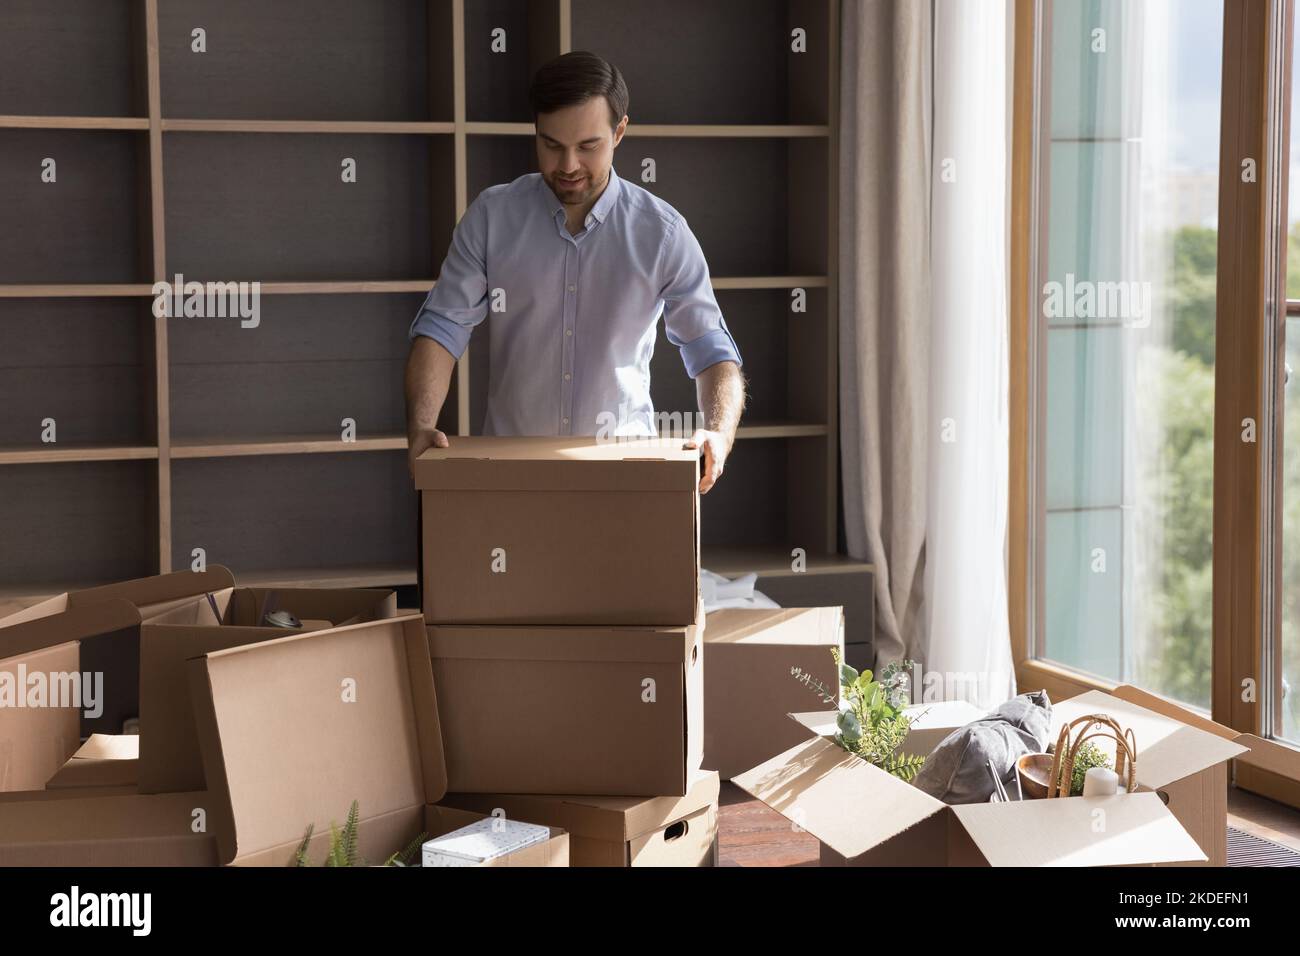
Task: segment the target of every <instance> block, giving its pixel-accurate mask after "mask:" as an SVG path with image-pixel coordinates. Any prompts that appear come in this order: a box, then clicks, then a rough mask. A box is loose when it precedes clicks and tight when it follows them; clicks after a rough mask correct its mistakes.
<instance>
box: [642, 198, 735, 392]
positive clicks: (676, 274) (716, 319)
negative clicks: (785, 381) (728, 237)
mask: <svg viewBox="0 0 1300 956" xmlns="http://www.w3.org/2000/svg"><path fill="white" fill-rule="evenodd" d="M659 275H660V280H661V283H662V284H661V286H660V291H659V297H660V298H661V299H663V303H664V331H665V332H666V333H667V335H668V341H669V342H671V343H672V344H673V345H675V346H676V347H677V349H678V350H679V351H680V352H681V353H682V362H683V363H684V364H685V365H686V374H687V375H689V376H690V377H691V378H695V377H696V376H697V375H699V374H700V372H702V371H704V370H705V369H706V368H708V367H709V366H710V365H716V364H717V363H718V362H735V363H736V364H737V365H740V364H741V360H740V350H739V349H738V348H736V342H735V339H733V338H732V337H731V331H730V330H729V329H728V328H727V323H726V321H725V320H724V319H723V317H722V310H721V309H719V308H718V300H717V299H716V298H715V297H714V295H713V283H712V282H710V281H709V264H708V262H707V261H705V258H704V250H702V249H701V248H700V244H699V241H698V240H696V238H695V234H694V233H693V232H691V229H690V227H689V226H688V225H687V224H686V220H685V219H684V218H679V219H678V220H677V222H676V223H675V225H674V226H673V228H672V230H671V231H670V232H669V234H668V235H667V236H666V237H665V239H664V249H663V251H662V253H661V254H660V266H659Z"/></svg>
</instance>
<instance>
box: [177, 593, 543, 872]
mask: <svg viewBox="0 0 1300 956" xmlns="http://www.w3.org/2000/svg"><path fill="white" fill-rule="evenodd" d="M189 671H190V680H191V688H192V693H193V698H194V705H195V715H196V718H197V726H198V732H199V740H200V745H201V748H202V753H203V761H204V769H205V773H206V776H207V779H208V780H209V781H210V783H211V785H212V786H211V788H210V789H211V790H212V794H213V803H214V805H215V806H216V811H217V812H215V813H214V815H213V816H214V819H215V821H216V825H215V827H214V832H215V833H216V836H217V844H218V848H219V857H220V859H221V861H222V862H223V863H235V864H239V865H264V866H283V865H288V864H290V863H292V860H293V855H294V852H295V850H296V849H297V847H298V844H299V842H300V841H301V840H302V837H303V835H304V833H305V832H306V828H307V825H308V824H314V826H315V830H314V835H313V837H312V842H311V845H310V847H309V848H308V854H309V856H310V858H311V859H312V860H314V861H318V860H320V859H322V858H323V857H324V855H325V851H326V849H327V848H328V845H329V838H330V824H331V822H334V823H342V821H343V818H344V817H345V815H346V814H347V812H348V807H349V806H350V804H351V803H352V801H353V800H356V801H358V803H359V806H360V815H361V822H360V826H359V829H358V838H359V850H360V853H361V856H362V857H363V858H365V859H366V860H368V861H370V862H372V863H378V862H382V861H383V860H384V859H386V858H387V857H388V856H389V855H390V854H391V853H393V852H395V851H396V850H399V849H401V848H403V847H405V846H406V845H407V843H409V842H410V841H411V840H412V839H413V838H414V837H415V836H416V834H417V833H418V832H419V831H420V830H421V829H423V830H424V831H425V832H426V833H428V834H429V835H430V836H438V835H441V834H443V833H448V832H450V831H452V830H455V829H459V828H460V827H461V826H465V825H466V824H468V823H472V822H474V821H476V820H480V819H482V815H481V814H475V813H469V812H467V811H463V810H454V809H450V808H445V807H438V806H436V804H437V802H438V801H439V800H440V799H442V797H443V796H444V794H445V793H446V789H447V769H446V766H445V764H444V761H443V752H442V735H441V732H440V729H439V724H438V699H437V694H436V692H435V690H434V682H433V675H432V669H431V667H430V664H429V652H428V644H427V643H426V639H425V634H424V621H423V619H422V618H420V617H419V616H416V615H411V616H404V617H398V618H390V619H386V620H380V621H375V622H371V623H367V624H355V625H351V626H348V627H343V628H337V629H334V630H328V631H320V632H316V633H308V634H296V635H290V636H287V637H282V638H278V639H276V640H271V641H266V642H263V643H259V644H249V645H244V646H241V647H233V648H227V649H224V650H217V651H212V652H209V653H208V654H206V655H205V656H203V657H199V658H196V659H194V660H192V661H190V662H189ZM568 850H569V847H568V835H567V834H565V833H562V832H560V831H556V833H555V835H554V836H553V837H552V839H551V840H549V841H547V842H546V843H544V844H541V845H539V846H534V847H528V848H526V849H525V850H523V851H521V852H520V853H518V854H512V855H511V856H509V857H505V858H503V859H501V860H495V861H493V864H495V865H505V866H524V865H536V866H567V865H568V858H569V852H568Z"/></svg>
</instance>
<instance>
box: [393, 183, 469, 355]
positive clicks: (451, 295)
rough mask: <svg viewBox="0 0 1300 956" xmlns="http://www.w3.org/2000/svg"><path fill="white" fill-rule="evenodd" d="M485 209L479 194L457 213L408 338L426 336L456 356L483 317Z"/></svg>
mask: <svg viewBox="0 0 1300 956" xmlns="http://www.w3.org/2000/svg"><path fill="white" fill-rule="evenodd" d="M486 250H487V211H486V209H485V208H484V201H483V196H482V195H481V194H480V195H479V196H478V198H476V199H475V200H474V201H473V202H472V203H470V206H469V208H468V209H466V210H465V215H463V216H461V218H460V222H458V223H457V224H456V229H455V231H454V232H453V233H452V237H451V247H450V248H449V249H448V250H447V257H446V258H445V259H443V261H442V268H441V269H440V270H439V271H438V281H437V282H436V283H435V284H434V287H433V288H432V289H431V290H430V291H429V294H428V295H427V296H426V297H425V299H424V304H423V305H422V306H420V311H419V312H418V313H417V314H416V316H415V321H414V322H412V323H411V331H410V338H411V339H414V338H415V337H416V336H420V335H423V336H427V337H428V338H431V339H433V340H434V341H435V342H438V343H440V344H441V345H442V347H443V348H445V349H446V350H447V351H448V352H450V353H451V354H452V355H454V356H455V357H456V358H460V357H461V355H462V354H464V352H465V348H466V347H467V346H468V345H469V337H470V333H471V332H473V331H474V326H476V325H478V324H479V323H480V322H482V321H483V319H484V318H485V317H486V316H487V310H488V303H487V261H486Z"/></svg>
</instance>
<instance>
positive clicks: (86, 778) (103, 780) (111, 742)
mask: <svg viewBox="0 0 1300 956" xmlns="http://www.w3.org/2000/svg"><path fill="white" fill-rule="evenodd" d="M139 758H140V738H139V736H138V735H136V734H91V735H90V739H89V740H87V741H86V742H85V743H84V744H82V745H81V748H80V749H79V750H78V751H77V752H76V753H74V754H73V755H72V756H71V757H69V758H68V762H67V763H65V764H64V765H63V766H62V767H61V768H60V769H59V772H58V773H56V774H55V775H54V776H52V777H50V779H49V780H47V781H46V782H45V789H46V790H66V789H74V788H75V789H85V788H87V787H90V788H96V787H128V788H131V789H134V788H135V786H136V780H137V771H138V767H139V762H140V759H139Z"/></svg>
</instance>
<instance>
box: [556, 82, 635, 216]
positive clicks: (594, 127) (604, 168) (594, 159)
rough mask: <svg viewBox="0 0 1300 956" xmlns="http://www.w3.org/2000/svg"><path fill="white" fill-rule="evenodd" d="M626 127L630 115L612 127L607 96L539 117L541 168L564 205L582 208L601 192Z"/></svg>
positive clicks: (597, 97) (595, 97) (593, 98)
mask: <svg viewBox="0 0 1300 956" xmlns="http://www.w3.org/2000/svg"><path fill="white" fill-rule="evenodd" d="M626 128H627V117H626V116H624V117H623V118H622V120H621V121H620V122H619V124H618V128H617V129H614V128H611V127H610V125H609V104H608V102H607V101H606V100H605V97H603V96H593V97H591V98H590V99H588V100H587V101H586V102H584V103H580V104H578V105H576V106H566V107H565V108H564V109H561V110H556V111H555V112H554V113H540V114H538V117H537V168H538V169H539V170H540V171H541V174H542V178H543V179H544V180H546V185H548V186H550V187H551V192H553V193H555V195H556V197H557V198H558V199H559V200H560V202H562V203H564V204H566V205H575V206H581V205H582V204H583V203H586V202H588V201H589V200H591V199H592V198H593V197H594V196H595V195H596V194H597V193H598V192H600V190H601V189H602V188H603V187H604V185H605V182H606V180H607V179H608V177H609V167H610V165H611V164H612V163H613V162H614V147H615V146H617V145H618V144H619V141H620V140H622V139H623V131H624V130H625V129H626Z"/></svg>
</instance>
